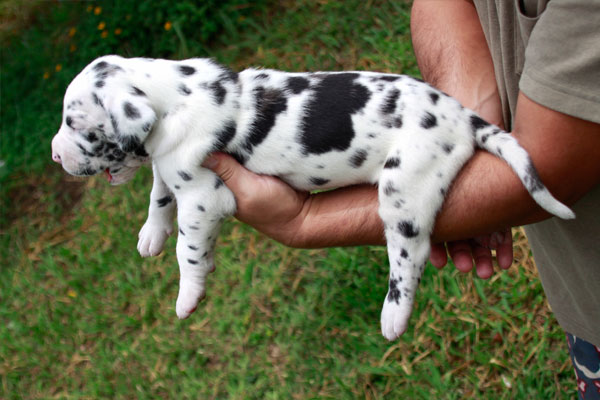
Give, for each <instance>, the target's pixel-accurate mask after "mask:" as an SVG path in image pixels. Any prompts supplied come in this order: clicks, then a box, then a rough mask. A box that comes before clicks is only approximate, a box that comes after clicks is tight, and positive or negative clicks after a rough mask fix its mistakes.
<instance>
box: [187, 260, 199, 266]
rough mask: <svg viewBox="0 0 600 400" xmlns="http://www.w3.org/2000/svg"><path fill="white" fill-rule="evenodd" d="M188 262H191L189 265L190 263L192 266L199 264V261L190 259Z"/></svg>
mask: <svg viewBox="0 0 600 400" xmlns="http://www.w3.org/2000/svg"><path fill="white" fill-rule="evenodd" d="M187 262H189V263H190V264H192V265H196V264H198V260H192V259H190V258H188V260H187Z"/></svg>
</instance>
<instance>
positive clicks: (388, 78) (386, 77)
mask: <svg viewBox="0 0 600 400" xmlns="http://www.w3.org/2000/svg"><path fill="white" fill-rule="evenodd" d="M375 79H378V80H380V81H386V82H395V81H397V80H398V79H400V77H399V76H397V75H381V76H378V77H377V78H375Z"/></svg>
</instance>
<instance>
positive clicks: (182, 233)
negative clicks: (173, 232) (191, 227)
mask: <svg viewBox="0 0 600 400" xmlns="http://www.w3.org/2000/svg"><path fill="white" fill-rule="evenodd" d="M179 233H181V235H182V236H185V233H184V232H183V230H182V229H181V228H179Z"/></svg>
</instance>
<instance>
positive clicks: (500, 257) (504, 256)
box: [496, 229, 513, 269]
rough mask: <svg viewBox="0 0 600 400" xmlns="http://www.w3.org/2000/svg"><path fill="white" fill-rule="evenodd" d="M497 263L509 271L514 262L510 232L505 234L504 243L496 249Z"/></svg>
mask: <svg viewBox="0 0 600 400" xmlns="http://www.w3.org/2000/svg"><path fill="white" fill-rule="evenodd" d="M496 261H497V262H498V266H499V267H500V268H502V269H509V268H510V267H511V265H512V262H513V246H512V233H511V231H510V229H509V230H507V231H505V232H504V238H503V240H502V243H499V244H498V246H497V247H496Z"/></svg>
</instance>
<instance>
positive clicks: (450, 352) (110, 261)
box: [0, 0, 575, 399]
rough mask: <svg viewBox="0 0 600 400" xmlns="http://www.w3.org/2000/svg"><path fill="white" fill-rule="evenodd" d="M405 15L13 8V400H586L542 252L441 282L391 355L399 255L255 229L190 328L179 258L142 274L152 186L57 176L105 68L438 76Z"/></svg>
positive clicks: (2, 178) (7, 43)
mask: <svg viewBox="0 0 600 400" xmlns="http://www.w3.org/2000/svg"><path fill="white" fill-rule="evenodd" d="M409 14H410V4H409V2H401V1H396V2H392V1H378V0H372V1H356V0H352V1H344V2H341V1H339V2H337V1H326V0H322V1H279V2H273V1H266V0H265V1H258V2H247V1H244V0H227V1H217V0H212V1H199V2H191V1H177V2H175V1H164V0H154V1H137V2H129V1H102V2H100V1H98V2H96V1H85V2H84V1H82V2H71V1H61V2H54V1H34V0H31V1H28V2H22V1H18V0H5V1H3V2H2V3H0V15H1V19H0V35H1V36H0V41H1V44H2V53H1V69H0V85H1V86H0V89H1V92H0V113H1V121H0V205H1V210H0V223H1V229H0V399H21V398H25V399H47V398H66V399H97V398H111V399H112V398H127V399H129V398H140V399H144V398H149V399H155V398H165V399H167V398H174V399H179V398H202V399H213V398H214V399H217V398H218V399H221V398H223V399H225V398H231V399H290V398H291V399H313V398H333V399H352V398H368V399H379V398H389V399H396V398H410V399H429V398H435V399H464V398H482V399H497V398H499V399H552V398H572V397H574V396H575V391H574V389H575V383H574V376H573V371H572V368H571V366H570V362H569V361H568V356H567V348H566V344H565V342H564V335H563V333H562V331H561V330H560V328H559V326H558V324H557V322H556V320H555V319H554V317H553V316H552V314H551V312H550V310H549V307H548V305H547V303H546V300H545V298H544V295H543V291H542V288H541V285H540V282H539V280H538V278H537V274H536V272H535V268H534V266H533V262H532V260H531V258H530V256H529V249H528V247H527V244H526V240H525V238H524V237H523V236H522V234H521V233H520V232H519V231H517V232H516V234H515V246H516V250H515V251H516V255H515V258H516V264H515V265H516V266H514V267H513V268H512V269H511V270H509V271H508V272H507V273H503V274H501V275H497V276H495V277H493V278H492V279H491V280H489V281H482V280H479V279H477V278H474V277H473V276H472V275H470V274H469V275H463V274H459V273H457V272H456V271H455V270H454V268H448V267H447V268H445V269H444V270H442V272H438V271H437V270H435V269H434V268H433V267H431V266H429V267H428V268H427V269H426V271H425V276H424V278H423V280H422V283H421V287H420V290H419V292H418V300H417V304H416V308H415V312H414V315H413V317H412V320H411V327H410V328H409V331H408V332H407V333H406V334H405V335H404V336H402V337H401V339H400V340H398V341H396V342H392V343H388V342H387V341H385V340H384V339H383V338H382V336H381V335H380V333H379V311H380V306H381V303H382V301H383V298H384V296H385V293H386V290H387V286H386V281H387V261H386V253H385V249H384V248H383V247H357V248H333V249H326V250H310V251H309V250H294V249H289V248H286V247H284V246H281V245H279V244H277V243H275V242H273V241H272V240H269V239H268V238H266V237H264V236H262V235H260V234H258V233H256V232H255V231H254V230H252V229H251V228H249V227H247V226H244V225H242V224H240V223H238V222H236V221H235V220H233V219H231V220H228V221H227V222H226V224H225V227H224V230H223V232H222V234H221V236H220V240H219V242H218V250H217V256H216V262H217V271H216V272H215V273H214V274H213V275H212V276H211V281H210V286H209V289H208V297H207V299H206V300H205V301H204V302H203V303H202V305H201V306H200V307H199V308H198V310H197V311H196V313H195V314H194V315H193V316H192V317H191V318H189V319H188V320H185V321H179V320H178V319H177V318H176V316H175V312H174V303H175V299H176V296H177V281H178V269H177V263H176V259H175V246H174V244H175V240H174V238H171V239H169V241H168V244H167V248H166V249H165V251H164V252H163V254H162V255H160V256H159V257H156V258H152V259H142V258H141V257H140V256H139V255H138V254H137V252H136V250H135V247H136V242H137V232H138V230H139V228H140V227H141V225H142V224H143V222H144V220H145V217H146V212H147V211H146V209H147V204H148V194H149V190H150V185H151V174H150V171H149V170H148V169H145V170H143V171H141V172H140V173H139V174H138V176H137V177H136V178H135V179H134V181H132V182H131V183H129V184H127V185H124V186H120V187H109V186H108V185H107V184H106V182H105V181H104V180H103V179H101V178H92V179H88V180H85V181H81V180H77V179H74V178H71V177H67V176H66V175H65V174H64V173H63V172H62V170H61V169H60V167H59V166H58V165H55V164H53V163H52V162H51V159H50V140H51V138H52V136H53V135H54V133H55V132H56V130H57V129H58V127H59V124H60V119H61V109H62V96H63V93H64V90H65V88H66V86H67V85H68V83H69V82H70V80H71V79H72V78H73V77H74V75H75V74H76V73H77V72H78V71H80V70H81V68H83V67H84V66H85V65H86V64H87V63H89V62H90V61H91V60H92V59H93V58H95V57H97V56H99V55H103V54H107V53H116V54H121V55H124V56H144V57H168V58H186V57H194V56H210V57H214V58H215V59H217V60H218V61H220V62H222V63H225V64H228V65H230V66H231V67H232V68H233V69H235V70H240V69H243V68H244V67H246V66H263V67H269V68H280V69H286V70H290V71H302V70H337V69H346V70H353V69H359V70H377V71H385V72H394V73H407V74H411V75H415V76H418V70H417V68H416V63H415V60H414V57H413V54H412V47H411V42H410V35H409Z"/></svg>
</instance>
